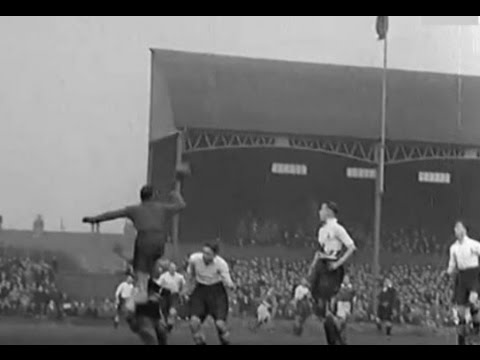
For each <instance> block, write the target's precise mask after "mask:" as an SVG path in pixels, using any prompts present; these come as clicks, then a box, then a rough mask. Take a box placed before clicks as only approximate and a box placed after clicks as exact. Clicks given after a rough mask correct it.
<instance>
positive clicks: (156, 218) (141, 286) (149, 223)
mask: <svg viewBox="0 0 480 360" xmlns="http://www.w3.org/2000/svg"><path fill="white" fill-rule="evenodd" d="M140 200H141V203H140V204H139V205H134V206H128V207H126V208H123V209H120V210H116V211H111V212H107V213H104V214H101V215H98V216H93V217H85V218H84V219H83V222H84V223H89V224H94V225H97V224H100V223H102V222H105V221H111V220H116V219H119V218H127V219H129V220H131V221H132V223H133V225H134V227H135V229H136V230H137V238H136V239H135V249H134V255H133V270H134V273H135V288H136V296H135V303H144V302H146V300H147V283H148V279H149V278H150V276H151V274H152V271H154V265H155V263H156V261H157V260H158V259H160V258H162V256H163V254H164V251H165V244H166V242H167V237H168V233H169V229H168V228H167V226H168V218H169V216H170V215H172V214H174V213H175V212H178V211H181V210H182V209H184V208H185V206H186V204H185V201H184V200H183V197H182V195H181V194H180V193H179V192H177V191H172V192H171V193H170V200H169V201H160V200H158V199H156V198H155V191H154V189H153V188H152V187H151V186H148V185H147V186H144V187H142V189H141V190H140ZM135 303H133V304H132V303H130V304H128V303H127V304H126V306H127V309H128V310H130V311H133V310H134V305H135ZM132 307H133V308H132Z"/></svg>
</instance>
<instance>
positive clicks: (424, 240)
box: [225, 216, 452, 255]
mask: <svg viewBox="0 0 480 360" xmlns="http://www.w3.org/2000/svg"><path fill="white" fill-rule="evenodd" d="M310 222H312V224H306V223H304V224H302V223H298V224H291V225H280V224H279V222H277V221H275V220H272V219H267V220H262V219H260V218H255V217H252V216H249V217H245V218H244V219H242V220H240V222H239V224H238V226H237V230H236V234H235V243H236V244H237V245H238V246H241V247H246V246H251V245H256V246H285V247H288V248H314V247H315V244H316V241H315V238H316V228H317V227H318V224H315V222H313V221H310ZM344 225H345V226H346V228H347V229H348V230H349V232H350V233H351V235H352V237H353V238H354V239H355V242H356V244H357V247H358V248H359V249H367V250H368V249H371V248H372V245H373V235H372V231H371V226H362V225H359V224H355V223H346V224H344ZM372 225H373V224H372ZM225 240H227V241H228V239H225ZM381 241H382V249H383V250H385V251H388V252H391V253H395V254H398V253H402V254H422V255H430V254H445V253H446V252H447V251H448V247H449V246H450V244H451V241H452V240H451V236H449V234H444V235H442V236H439V235H438V234H437V233H436V232H433V231H429V230H427V229H425V228H418V227H415V226H412V227H395V226H386V227H385V229H384V230H383V231H382V238H381Z"/></svg>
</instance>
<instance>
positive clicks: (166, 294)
mask: <svg viewBox="0 0 480 360" xmlns="http://www.w3.org/2000/svg"><path fill="white" fill-rule="evenodd" d="M160 295H161V310H162V313H163V315H164V316H165V317H168V315H169V313H170V310H171V309H175V310H177V311H178V309H179V308H180V295H179V294H174V293H171V292H170V291H168V290H165V289H163V290H162V291H161V292H160Z"/></svg>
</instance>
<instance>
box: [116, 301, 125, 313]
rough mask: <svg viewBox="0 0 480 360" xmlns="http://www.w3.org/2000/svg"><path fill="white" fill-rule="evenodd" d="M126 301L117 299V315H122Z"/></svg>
mask: <svg viewBox="0 0 480 360" xmlns="http://www.w3.org/2000/svg"><path fill="white" fill-rule="evenodd" d="M125 302H126V300H125V299H124V298H119V299H118V305H117V314H122V313H123V310H124V306H125Z"/></svg>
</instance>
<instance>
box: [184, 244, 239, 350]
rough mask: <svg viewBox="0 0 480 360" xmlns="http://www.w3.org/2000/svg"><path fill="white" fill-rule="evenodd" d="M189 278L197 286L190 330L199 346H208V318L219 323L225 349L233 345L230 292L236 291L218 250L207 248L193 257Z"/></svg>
mask: <svg viewBox="0 0 480 360" xmlns="http://www.w3.org/2000/svg"><path fill="white" fill-rule="evenodd" d="M188 274H189V276H190V278H191V280H192V282H193V283H194V290H193V292H192V295H191V296H190V328H191V331H192V335H193V340H194V341H195V344H196V345H206V343H205V336H204V335H203V333H202V323H203V322H204V321H205V320H206V318H207V317H208V316H211V317H212V318H213V320H214V321H215V327H216V329H217V333H218V337H219V339H220V342H221V344H222V345H229V344H230V334H229V331H228V328H227V324H226V321H227V317H228V294H227V290H226V289H227V288H229V289H234V288H235V285H234V283H233V281H232V278H231V277H230V268H229V266H228V264H227V262H226V261H225V260H224V259H222V258H221V257H220V256H219V255H218V246H217V245H213V244H206V245H205V246H204V247H203V251H202V252H199V253H195V254H193V255H192V256H190V259H189V261H188Z"/></svg>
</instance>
